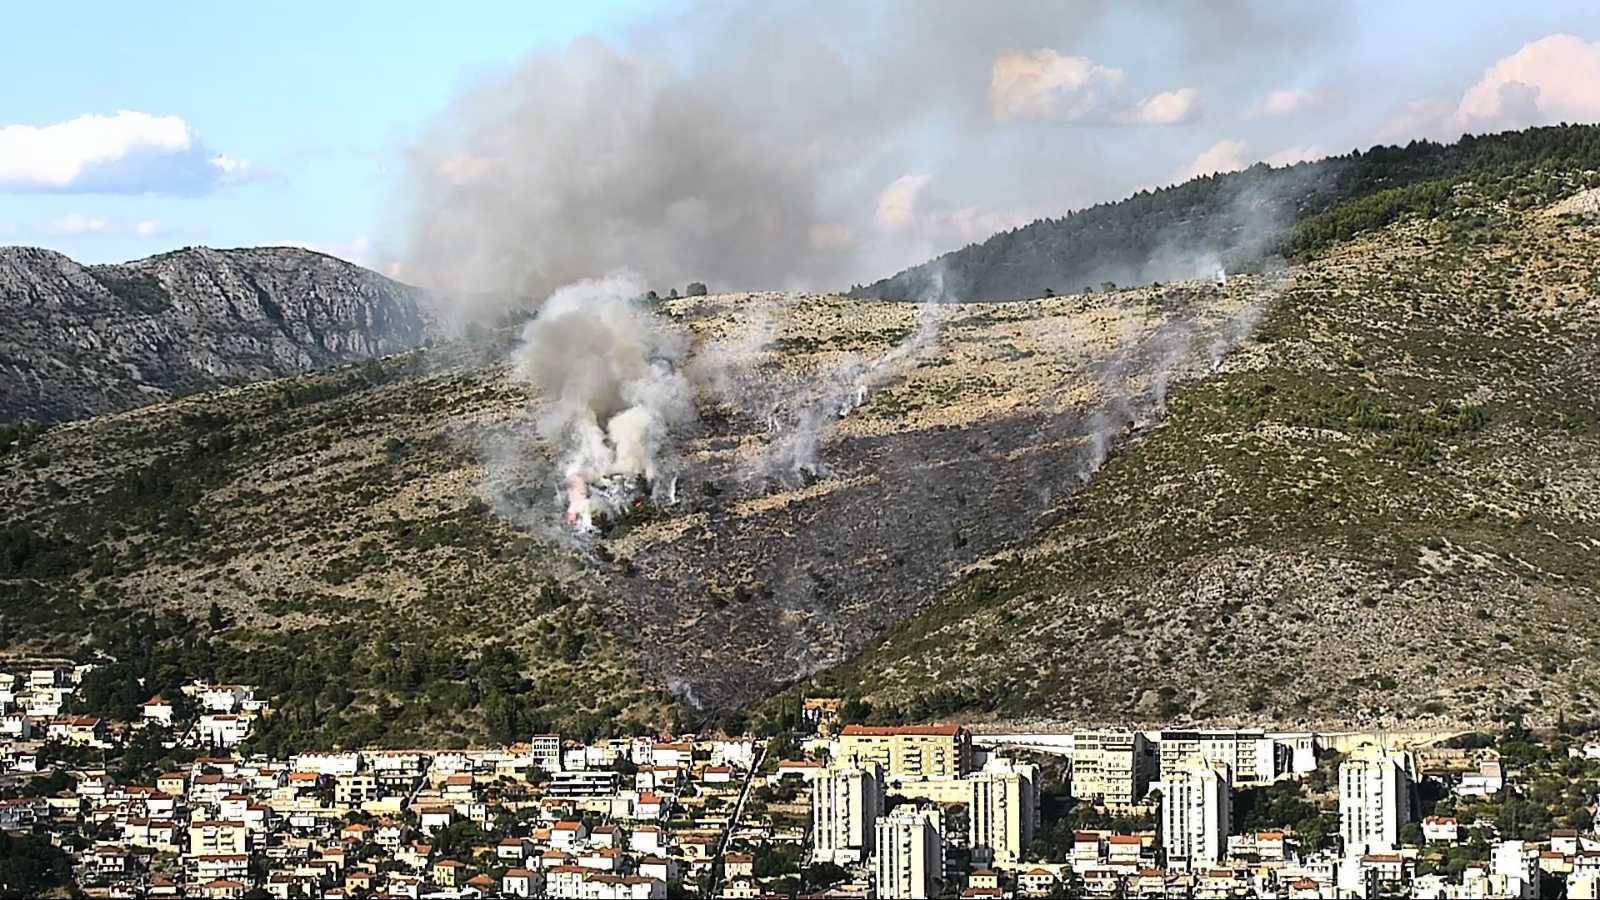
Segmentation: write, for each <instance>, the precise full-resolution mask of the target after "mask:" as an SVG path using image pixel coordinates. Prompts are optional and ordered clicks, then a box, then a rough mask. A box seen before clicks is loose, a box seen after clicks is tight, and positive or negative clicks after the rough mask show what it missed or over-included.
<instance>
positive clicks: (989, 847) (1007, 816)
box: [962, 759, 1039, 865]
mask: <svg viewBox="0 0 1600 900" xmlns="http://www.w3.org/2000/svg"><path fill="white" fill-rule="evenodd" d="M962 780H963V781H965V782H967V783H968V785H969V786H970V788H971V795H970V796H971V801H970V802H971V812H970V817H969V822H970V828H971V836H970V842H971V845H972V856H973V861H974V862H976V863H978V864H980V865H996V864H1002V865H1013V864H1016V863H1019V862H1021V861H1022V855H1023V853H1024V852H1026V851H1027V849H1028V845H1029V844H1030V843H1032V842H1033V834H1034V829H1035V828H1036V827H1037V826H1038V822H1039V768H1038V767H1037V766H1033V765H1029V764H1027V763H1019V762H1015V761H1013V760H1009V759H993V760H990V761H989V762H988V763H986V764H985V765H984V767H983V768H982V769H981V770H980V771H978V772H975V773H973V774H972V775H969V776H967V777H966V778H964V779H962Z"/></svg>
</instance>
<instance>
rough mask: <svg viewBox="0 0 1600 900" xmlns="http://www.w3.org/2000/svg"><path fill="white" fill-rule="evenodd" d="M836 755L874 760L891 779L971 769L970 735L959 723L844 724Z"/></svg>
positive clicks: (938, 775)
mask: <svg viewBox="0 0 1600 900" xmlns="http://www.w3.org/2000/svg"><path fill="white" fill-rule="evenodd" d="M839 756H840V758H841V759H852V758H853V759H861V760H871V761H873V762H876V763H877V764H878V765H879V766H881V767H883V771H884V774H885V775H887V776H889V777H891V778H960V777H961V776H962V775H965V774H967V773H968V772H970V771H972V734H971V732H969V731H967V730H966V729H965V728H962V727H961V726H960V725H909V726H905V727H899V728H875V727H872V726H868V725H846V726H845V727H844V730H843V731H841V732H840V733H839Z"/></svg>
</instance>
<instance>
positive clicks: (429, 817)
mask: <svg viewBox="0 0 1600 900" xmlns="http://www.w3.org/2000/svg"><path fill="white" fill-rule="evenodd" d="M455 820H456V808H455V807H453V806H424V807H422V808H420V809H418V810H417V827H418V828H421V829H422V833H423V834H435V833H437V832H439V831H442V830H444V829H446V828H449V827H450V825H451V824H452V823H454V822H455Z"/></svg>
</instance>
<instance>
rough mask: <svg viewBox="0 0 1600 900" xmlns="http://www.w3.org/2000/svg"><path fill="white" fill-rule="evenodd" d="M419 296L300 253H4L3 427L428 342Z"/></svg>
mask: <svg viewBox="0 0 1600 900" xmlns="http://www.w3.org/2000/svg"><path fill="white" fill-rule="evenodd" d="M421 300H422V292H421V291H419V290H417V289H416V288H412V287H409V286H407V285H403V284H400V283H399V282H396V281H392V280H390V279H388V278H385V277H383V276H382V275H379V274H377V273H376V272H371V271H368V270H366V269H363V268H361V267H360V266H356V265H352V264H350V263H347V262H344V261H342V260H339V259H335V258H333V257H330V256H324V255H323V254H320V253H314V252H312V251H309V250H301V249H298V248H292V247H257V248H248V249H240V250H212V249H208V248H204V247H196V248H189V249H184V250H179V251H175V252H172V253H164V254H161V255H159V256H152V257H149V258H148V259H141V260H137V261H135V262H130V263H123V264H120V265H99V266H84V265H80V264H78V263H76V262H74V261H73V260H71V259H69V258H67V257H66V256H63V255H61V254H59V253H55V252H53V251H50V250H44V249H40V248H34V247H4V248H0V322H3V323H4V327H3V328H0V421H15V420H18V419H35V420H38V421H41V422H55V421H64V420H70V419H79V418H84V417H87V416H92V415H97V414H100V413H106V412H115V411H119V410H124V409H130V408H132V407H135V406H140V405H143V404H145V403H150V402H154V401H157V400H164V399H169V398H172V397H176V396H181V395H184V394H189V393H193V392H196V391H200V390H205V389H208V388H214V387H218V386H222V385H227V384H238V383H244V382H250V381H258V380H262V379H268V378H277V377H282V376H285V375H291V374H296V373H301V372H308V371H312V370H316V369H321V368H325V367H328V366H333V365H338V364H341V363H348V362H354V361H358V360H363V359H370V358H373V357H377V356H383V355H387V354H391V353H396V352H399V351H401V350H406V349H409V348H412V347H416V346H418V345H420V344H423V343H425V342H426V341H428V340H429V339H430V338H431V337H433V336H434V335H435V333H436V327H435V324H434V322H433V320H432V318H431V317H430V316H429V314H428V312H427V311H426V310H425V309H424V308H423V306H422V303H421Z"/></svg>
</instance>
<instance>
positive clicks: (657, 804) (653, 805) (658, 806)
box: [633, 791, 667, 822]
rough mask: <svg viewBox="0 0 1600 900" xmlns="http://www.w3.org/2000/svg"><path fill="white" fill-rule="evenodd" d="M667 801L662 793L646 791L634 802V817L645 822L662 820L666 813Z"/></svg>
mask: <svg viewBox="0 0 1600 900" xmlns="http://www.w3.org/2000/svg"><path fill="white" fill-rule="evenodd" d="M666 810H667V801H666V798H664V797H662V796H661V795H660V794H656V793H652V792H649V791H646V792H644V793H642V794H640V795H639V800H638V802H636V803H634V804H633V817H634V818H635V819H639V820H641V821H645V822H654V821H658V820H660V819H661V818H662V817H663V816H665V815H666Z"/></svg>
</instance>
